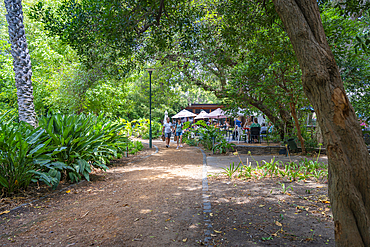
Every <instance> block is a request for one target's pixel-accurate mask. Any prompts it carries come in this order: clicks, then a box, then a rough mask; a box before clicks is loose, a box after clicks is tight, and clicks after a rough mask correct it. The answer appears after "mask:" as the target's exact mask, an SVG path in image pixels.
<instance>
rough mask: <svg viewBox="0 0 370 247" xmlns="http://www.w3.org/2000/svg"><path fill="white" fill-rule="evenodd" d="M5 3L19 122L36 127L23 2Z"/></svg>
mask: <svg viewBox="0 0 370 247" xmlns="http://www.w3.org/2000/svg"><path fill="white" fill-rule="evenodd" d="M4 3H5V8H6V10H7V12H8V14H7V15H6V20H7V22H8V25H9V26H8V30H9V39H10V44H11V53H12V56H13V69H14V73H15V85H16V88H17V96H18V114H19V120H20V121H24V122H27V123H29V124H31V125H32V126H34V127H36V126H37V121H36V112H35V106H34V104H33V87H32V81H31V77H32V69H31V59H30V55H29V52H28V47H27V40H26V34H25V30H24V25H23V11H22V0H4Z"/></svg>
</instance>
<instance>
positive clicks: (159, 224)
mask: <svg viewBox="0 0 370 247" xmlns="http://www.w3.org/2000/svg"><path fill="white" fill-rule="evenodd" d="M153 144H154V145H156V146H158V148H159V152H158V153H155V154H153V155H151V156H148V155H149V154H152V153H153V152H154V151H155V149H154V148H153V150H148V149H147V150H146V151H143V152H141V158H140V157H137V158H131V159H130V160H131V161H130V160H127V159H122V160H119V161H115V162H114V166H113V167H112V168H111V169H110V170H108V171H107V172H100V173H97V174H95V175H93V176H92V181H91V182H86V181H85V182H82V183H80V184H78V185H75V186H73V187H71V188H67V189H64V190H62V191H61V192H60V193H55V194H54V195H52V196H49V197H48V198H46V199H42V200H39V201H38V202H35V203H33V204H30V205H28V206H23V207H21V208H20V209H17V210H14V211H12V212H10V213H8V214H3V215H1V216H0V246H145V247H147V246H150V247H151V246H199V245H200V244H206V245H207V243H209V244H210V245H209V246H230V247H231V246H267V245H268V246H334V240H333V239H334V230H333V221H332V213H331V209H330V204H329V202H328V198H327V184H326V183H325V181H321V183H319V182H317V181H313V180H307V181H301V182H292V183H290V182H289V183H287V182H284V181H283V180H282V179H280V178H279V179H269V178H265V179H257V178H256V179H246V180H242V179H229V178H227V177H226V176H225V175H217V176H215V175H212V176H211V177H208V179H207V173H206V170H205V169H207V165H203V164H204V162H205V160H206V159H205V157H204V156H203V154H202V152H201V151H200V150H199V149H196V148H193V147H185V148H182V149H180V150H176V149H175V145H174V144H172V146H171V147H170V148H169V149H167V148H165V146H164V143H163V142H160V141H155V142H153ZM129 161H130V162H129ZM282 183H285V185H286V186H287V191H288V192H289V193H288V192H286V193H282V189H283V188H282V187H281V184H282ZM289 187H290V188H291V189H289ZM293 188H294V190H292V189H293ZM207 241H209V242H207Z"/></svg>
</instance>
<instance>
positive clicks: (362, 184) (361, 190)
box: [273, 0, 370, 246]
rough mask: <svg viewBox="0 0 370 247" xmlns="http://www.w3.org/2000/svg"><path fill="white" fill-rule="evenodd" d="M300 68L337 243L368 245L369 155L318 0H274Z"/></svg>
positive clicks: (369, 234) (369, 242) (338, 244)
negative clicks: (324, 166) (324, 165)
mask: <svg viewBox="0 0 370 247" xmlns="http://www.w3.org/2000/svg"><path fill="white" fill-rule="evenodd" d="M273 2H274V4H275V9H276V11H277V13H278V14H279V16H280V18H281V20H282V21H283V23H284V26H285V28H286V32H287V33H288V35H289V38H290V40H291V42H292V45H293V48H294V50H295V53H296V56H297V59H298V62H299V65H300V67H301V70H302V83H303V89H304V91H305V94H306V95H307V97H308V99H309V100H310V102H311V104H312V105H313V106H314V108H315V112H316V114H317V119H318V124H319V126H320V128H321V130H322V133H323V137H324V141H325V144H326V148H327V153H328V159H329V196H330V200H331V204H332V209H333V214H334V224H335V241H336V245H337V246H370V179H369V178H370V156H369V153H368V151H367V148H366V146H365V143H364V140H363V138H362V133H361V129H360V125H359V122H358V120H357V118H356V115H355V112H354V109H353V107H352V106H351V104H350V103H349V100H348V97H347V96H346V93H345V91H344V88H343V82H342V80H341V77H340V73H339V69H338V66H337V64H336V62H335V60H334V56H333V53H332V51H331V49H330V47H329V45H328V43H327V41H326V36H325V33H324V29H323V26H322V22H321V18H320V13H319V8H318V5H317V1H316V0H273Z"/></svg>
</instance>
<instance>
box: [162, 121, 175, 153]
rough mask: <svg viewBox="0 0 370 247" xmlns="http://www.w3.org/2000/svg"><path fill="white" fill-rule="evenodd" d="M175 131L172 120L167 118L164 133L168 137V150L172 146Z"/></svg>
mask: <svg viewBox="0 0 370 247" xmlns="http://www.w3.org/2000/svg"><path fill="white" fill-rule="evenodd" d="M172 130H173V124H172V123H171V122H170V118H169V117H167V123H164V124H163V128H162V133H164V136H165V137H166V148H168V147H169V146H170V138H171V132H172Z"/></svg>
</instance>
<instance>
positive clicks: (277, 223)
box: [275, 221, 283, 226]
mask: <svg viewBox="0 0 370 247" xmlns="http://www.w3.org/2000/svg"><path fill="white" fill-rule="evenodd" d="M275 224H276V225H277V226H283V225H282V224H281V223H280V222H279V221H275Z"/></svg>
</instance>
